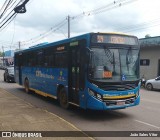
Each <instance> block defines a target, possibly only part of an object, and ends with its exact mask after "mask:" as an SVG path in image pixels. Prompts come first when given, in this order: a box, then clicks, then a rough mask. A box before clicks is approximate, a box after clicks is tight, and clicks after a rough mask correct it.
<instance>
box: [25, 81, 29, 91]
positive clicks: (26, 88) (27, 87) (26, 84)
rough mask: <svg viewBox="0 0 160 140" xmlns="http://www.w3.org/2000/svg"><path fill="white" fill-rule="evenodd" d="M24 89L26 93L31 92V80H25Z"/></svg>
mask: <svg viewBox="0 0 160 140" xmlns="http://www.w3.org/2000/svg"><path fill="white" fill-rule="evenodd" d="M24 89H25V92H26V93H29V81H28V79H25V81H24Z"/></svg>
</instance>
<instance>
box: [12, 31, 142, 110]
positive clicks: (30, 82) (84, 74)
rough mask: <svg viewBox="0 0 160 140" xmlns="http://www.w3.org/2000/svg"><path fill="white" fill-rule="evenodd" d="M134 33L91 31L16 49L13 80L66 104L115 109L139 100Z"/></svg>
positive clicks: (135, 38) (65, 106)
mask: <svg viewBox="0 0 160 140" xmlns="http://www.w3.org/2000/svg"><path fill="white" fill-rule="evenodd" d="M139 52H140V46H139V43H138V38H137V37H135V36H130V35H125V34H117V33H88V34H84V35H80V36H77V37H73V38H69V39H65V40H62V41H58V42H53V43H43V44H39V45H36V46H32V47H30V48H28V49H26V50H21V51H18V52H16V53H15V57H14V59H15V60H14V62H15V81H16V82H17V83H19V84H20V85H23V86H24V88H25V91H26V92H27V93H28V92H29V91H30V90H32V91H34V92H35V93H37V94H40V95H43V96H45V97H51V98H54V99H57V100H58V101H59V103H60V105H61V106H62V107H63V108H68V107H69V105H71V104H72V105H76V106H78V107H80V108H83V109H93V110H114V109H123V108H126V107H131V106H135V105H138V104H139V103H140V95H139V89H140V82H139V81H140V80H139V75H140V74H139V54H140V53H139Z"/></svg>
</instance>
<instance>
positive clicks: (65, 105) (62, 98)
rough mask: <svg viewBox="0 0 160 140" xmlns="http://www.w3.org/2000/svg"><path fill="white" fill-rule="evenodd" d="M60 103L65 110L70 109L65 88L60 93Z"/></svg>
mask: <svg viewBox="0 0 160 140" xmlns="http://www.w3.org/2000/svg"><path fill="white" fill-rule="evenodd" d="M59 102H60V105H61V107H63V108H65V109H67V108H68V107H69V103H68V96H67V92H66V90H65V89H64V88H62V89H60V91H59Z"/></svg>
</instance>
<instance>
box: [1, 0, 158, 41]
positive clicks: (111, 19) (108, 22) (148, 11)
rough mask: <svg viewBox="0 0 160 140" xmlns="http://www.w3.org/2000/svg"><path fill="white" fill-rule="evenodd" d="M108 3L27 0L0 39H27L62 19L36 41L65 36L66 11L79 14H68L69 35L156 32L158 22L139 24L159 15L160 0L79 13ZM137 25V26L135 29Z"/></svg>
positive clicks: (142, 35) (139, 34) (73, 0)
mask: <svg viewBox="0 0 160 140" xmlns="http://www.w3.org/2000/svg"><path fill="white" fill-rule="evenodd" d="M117 1H118V0H116V2H117ZM126 1H127V0H126ZM111 3H114V0H107V1H106V0H98V1H97V0H80V1H78V0H60V1H53V0H41V1H39V0H33V1H29V3H27V5H26V9H27V12H26V13H25V14H18V15H17V18H16V20H15V25H14V23H13V22H12V23H11V24H10V26H9V27H8V29H6V30H5V31H3V32H0V37H1V39H2V40H11V39H12V37H13V34H14V42H18V41H25V40H30V39H31V38H35V37H37V36H40V35H41V34H43V33H44V32H46V31H48V30H50V29H51V27H54V26H55V25H56V24H57V23H59V22H61V21H62V20H65V21H66V24H65V25H64V26H63V27H61V28H60V29H57V30H56V31H55V32H54V31H53V32H52V34H51V35H50V36H46V37H44V38H42V39H41V40H40V41H49V42H50V41H56V40H60V39H64V38H66V37H67V19H66V17H67V16H68V15H70V16H71V17H76V16H77V15H79V14H81V15H82V16H81V18H74V19H72V18H71V22H70V23H71V36H75V35H80V34H83V33H87V32H115V31H118V32H128V33H131V34H134V35H137V36H138V37H144V36H145V34H151V36H152V34H153V35H159V30H158V29H157V28H158V26H155V27H153V28H146V27H147V26H146V24H143V23H145V22H147V21H149V20H151V21H152V20H153V19H156V18H160V17H159V12H160V10H159V5H160V1H158V0H153V1H146V0H137V1H135V2H133V3H129V4H128V5H121V6H120V7H117V8H112V9H110V10H105V11H103V12H102V13H101V12H100V13H99V14H95V13H94V14H89V13H88V16H86V15H85V14H84V15H83V14H82V13H83V12H85V13H87V12H88V11H90V10H93V9H96V8H100V7H105V6H107V5H108V4H111ZM2 4H3V2H2V1H1V2H0V7H1V5H2ZM113 5H114V4H113ZM150 24H152V23H149V25H150ZM14 26H15V27H14ZM14 28H15V30H14ZM137 28H141V30H136V29H137ZM132 30H133V31H132ZM14 32H15V33H14ZM37 43H38V42H37Z"/></svg>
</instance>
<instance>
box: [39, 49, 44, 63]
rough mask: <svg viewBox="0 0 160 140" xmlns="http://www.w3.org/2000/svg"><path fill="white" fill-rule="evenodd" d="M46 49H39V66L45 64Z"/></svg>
mask: <svg viewBox="0 0 160 140" xmlns="http://www.w3.org/2000/svg"><path fill="white" fill-rule="evenodd" d="M43 57H44V51H43V50H39V51H38V52H37V66H44V59H43Z"/></svg>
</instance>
